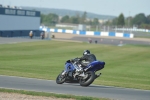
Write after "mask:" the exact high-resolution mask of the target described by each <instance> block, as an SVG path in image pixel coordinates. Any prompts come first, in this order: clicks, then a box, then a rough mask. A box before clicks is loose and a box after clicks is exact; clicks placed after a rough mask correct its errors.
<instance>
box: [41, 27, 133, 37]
mask: <svg viewBox="0 0 150 100" xmlns="http://www.w3.org/2000/svg"><path fill="white" fill-rule="evenodd" d="M40 30H42V31H46V32H55V33H70V34H79V35H91V36H110V37H125V38H134V34H131V33H116V32H97V31H77V30H66V29H50V28H46V27H40Z"/></svg>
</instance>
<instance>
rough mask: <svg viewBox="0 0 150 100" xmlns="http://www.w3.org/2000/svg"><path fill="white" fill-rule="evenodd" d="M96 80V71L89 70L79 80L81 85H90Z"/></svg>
mask: <svg viewBox="0 0 150 100" xmlns="http://www.w3.org/2000/svg"><path fill="white" fill-rule="evenodd" d="M94 80H95V73H94V72H93V71H88V72H86V73H85V77H83V78H81V79H80V80H79V83H80V85H81V86H89V85H90V84H91V83H92V82H93V81H94Z"/></svg>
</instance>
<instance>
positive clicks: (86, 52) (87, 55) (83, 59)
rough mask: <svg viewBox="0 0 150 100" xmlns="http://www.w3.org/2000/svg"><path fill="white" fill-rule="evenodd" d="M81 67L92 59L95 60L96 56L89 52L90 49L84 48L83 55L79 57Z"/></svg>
mask: <svg viewBox="0 0 150 100" xmlns="http://www.w3.org/2000/svg"><path fill="white" fill-rule="evenodd" d="M79 59H80V62H81V65H82V67H86V66H87V65H88V64H90V63H91V62H93V61H96V56H95V55H94V54H91V53H90V50H84V52H83V56H82V57H80V58H79Z"/></svg>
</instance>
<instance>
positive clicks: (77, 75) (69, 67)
mask: <svg viewBox="0 0 150 100" xmlns="http://www.w3.org/2000/svg"><path fill="white" fill-rule="evenodd" d="M104 66H105V62H103V61H98V60H97V61H93V62H91V63H90V64H88V65H87V66H86V67H82V65H81V62H80V59H79V58H75V59H73V60H67V61H66V63H65V69H64V70H63V71H62V72H61V73H60V74H59V75H58V76H57V78H56V83H57V84H63V83H79V84H80V85H81V86H85V87H86V86H89V85H90V84H92V83H93V81H94V80H95V79H96V78H98V77H99V76H100V75H101V73H99V74H96V72H97V71H99V70H101V69H103V68H104Z"/></svg>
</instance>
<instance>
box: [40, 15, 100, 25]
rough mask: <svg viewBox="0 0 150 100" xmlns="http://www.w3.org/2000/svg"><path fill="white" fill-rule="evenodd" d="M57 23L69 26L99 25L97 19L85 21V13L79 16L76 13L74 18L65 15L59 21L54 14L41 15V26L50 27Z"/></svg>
mask: <svg viewBox="0 0 150 100" xmlns="http://www.w3.org/2000/svg"><path fill="white" fill-rule="evenodd" d="M58 22H60V23H71V24H86V25H91V26H96V25H99V19H98V18H94V19H90V20H87V12H83V14H82V15H81V16H80V14H79V13H77V14H76V16H69V15H65V16H63V17H62V18H61V19H59V16H58V15H56V14H52V13H50V14H48V15H44V14H41V23H42V24H45V25H48V26H51V25H55V24H56V23H58Z"/></svg>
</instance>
